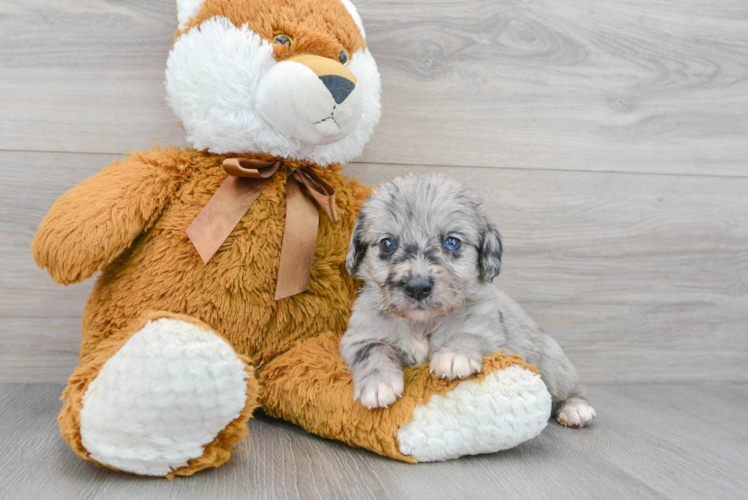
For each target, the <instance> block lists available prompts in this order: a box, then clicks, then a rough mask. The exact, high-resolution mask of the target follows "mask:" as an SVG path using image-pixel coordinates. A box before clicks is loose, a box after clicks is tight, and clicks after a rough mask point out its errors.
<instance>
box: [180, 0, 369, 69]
mask: <svg viewBox="0 0 748 500" xmlns="http://www.w3.org/2000/svg"><path fill="white" fill-rule="evenodd" d="M214 16H222V17H226V18H228V19H229V20H230V21H231V22H232V23H233V24H234V25H236V26H243V25H245V24H246V25H247V26H248V27H249V29H251V30H252V31H254V32H255V33H257V34H258V35H260V36H261V37H262V38H264V39H265V40H272V39H273V38H274V37H275V35H280V34H283V35H287V36H289V37H291V39H292V40H293V44H292V45H291V47H286V46H283V45H280V44H274V45H273V48H274V49H275V56H276V59H278V60H281V59H285V58H287V57H290V56H292V55H294V54H312V55H317V56H322V57H329V58H332V59H335V60H337V58H338V53H339V52H340V49H345V50H347V51H348V53H349V54H353V53H355V52H356V51H357V50H358V49H360V48H363V47H366V42H365V41H364V37H363V36H361V32H360V30H359V29H358V26H356V23H355V21H354V20H353V18H352V17H351V16H350V14H349V13H348V11H347V10H346V9H345V6H343V3H342V2H330V1H325V0H276V1H274V2H272V3H269V2H267V1H264V0H207V1H206V2H205V4H204V5H203V6H202V8H201V10H200V12H199V13H198V14H197V15H196V16H195V17H194V18H192V19H191V20H190V21H189V22H188V23H187V25H186V27H185V29H184V30H179V29H177V31H176V33H175V35H174V38H175V39H176V38H177V37H178V36H179V35H181V34H183V33H186V32H187V31H189V30H190V29H191V28H193V27H195V26H198V25H199V24H200V23H202V22H203V21H205V20H207V19H210V18H211V17H214Z"/></svg>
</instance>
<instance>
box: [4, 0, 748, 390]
mask: <svg viewBox="0 0 748 500" xmlns="http://www.w3.org/2000/svg"><path fill="white" fill-rule="evenodd" d="M357 4H358V5H359V10H360V12H361V15H362V17H363V19H364V22H365V23H366V27H367V35H368V42H369V46H370V48H371V50H372V52H373V53H374V55H375V57H376V58H377V60H378V63H379V68H380V71H381V73H382V80H383V85H384V95H383V108H384V114H383V117H382V121H381V124H380V125H379V128H378V130H377V133H376V135H375V138H374V139H373V140H372V142H371V143H370V144H369V146H368V147H367V149H366V152H365V154H364V156H363V157H362V158H361V159H360V160H358V161H356V162H354V163H352V164H351V165H349V166H348V167H347V172H348V173H350V174H352V175H356V176H359V177H360V178H361V179H363V180H364V181H366V182H368V183H372V184H373V183H377V182H379V181H382V180H385V179H389V178H392V177H394V176H397V175H399V174H402V173H404V172H408V171H420V172H424V171H432V170H436V171H441V172H445V173H447V174H449V175H452V176H455V177H458V178H460V179H462V180H463V181H464V182H465V183H467V184H468V185H470V186H472V187H473V188H475V189H476V190H477V191H478V192H479V194H480V195H481V196H483V197H484V198H485V200H486V202H487V206H488V208H489V210H490V213H491V215H492V216H493V218H494V220H495V222H496V223H497V225H498V226H499V228H500V229H501V231H502V233H503V236H504V243H505V250H506V253H505V266H504V272H503V273H502V275H501V276H500V278H499V279H498V280H497V282H498V284H499V285H500V286H502V287H504V288H505V289H506V290H507V291H508V292H509V293H510V294H511V295H512V296H514V297H515V298H516V299H518V300H519V301H520V303H521V304H523V305H524V306H525V307H526V309H527V310H528V311H529V312H530V314H531V315H532V316H533V317H534V318H535V319H536V320H537V322H538V323H539V324H540V325H541V326H542V327H544V328H545V329H546V330H547V331H548V332H549V333H551V334H552V335H553V336H554V337H556V338H557V339H558V340H559V341H560V343H561V344H562V346H563V347H564V348H565V349H566V351H567V353H568V354H569V356H570V357H571V359H572V361H574V362H575V364H576V365H577V367H578V369H579V371H580V372H581V374H582V376H583V378H584V380H585V381H586V382H587V383H588V384H590V385H594V384H602V383H629V382H634V383H657V382H663V381H669V382H692V381H696V380H703V379H707V380H720V381H738V382H746V381H748V339H747V338H746V334H748V3H746V2H745V0H713V1H707V2H705V1H703V0H677V1H673V0H616V1H612V0H602V1H601V0H483V1H478V0H470V1H455V0H431V1H428V2H426V1H418V0H408V1H382V0H358V2H357ZM174 19H175V12H174V5H173V1H172V0H123V1H118V2H115V1H106V0H24V2H19V1H18V0H0V174H1V175H2V179H3V180H2V182H1V183H0V253H1V254H2V259H0V381H11V382H64V381H65V380H66V378H67V376H68V375H69V374H70V372H71V371H72V369H73V367H74V366H75V364H76V357H77V350H78V342H79V334H78V328H79V325H80V318H81V311H82V308H83V305H84V303H85V300H86V296H87V294H88V292H89V291H90V289H91V287H92V282H90V281H89V282H86V283H83V284H80V285H75V286H71V287H67V288H66V287H62V286H58V285H56V284H55V283H54V282H53V281H52V280H51V278H49V277H48V276H47V275H46V274H45V273H44V272H42V271H39V270H38V269H36V267H35V265H34V262H33V260H32V258H31V255H30V251H29V246H30V243H31V240H32V238H33V235H34V233H35V230H36V227H37V226H38V224H39V221H40V220H41V218H42V217H43V216H44V214H45V213H46V211H47V209H48V208H49V207H50V205H51V204H52V203H53V202H54V200H55V199H56V198H57V197H58V196H59V195H61V194H62V193H63V192H65V191H66V190H67V189H69V188H71V187H72V186H74V185H76V184H77V183H79V182H80V181H82V180H83V179H85V178H86V177H88V176H90V175H91V174H93V173H95V172H96V171H98V169H100V168H101V167H103V166H106V165H108V164H109V163H110V162H111V161H112V159H113V158H118V157H121V156H122V155H123V154H126V153H127V152H129V151H134V150H141V149H150V148H152V147H153V143H154V141H157V142H158V143H159V144H161V145H166V144H173V145H184V144H185V143H184V135H183V132H182V131H181V130H180V129H179V127H178V126H177V123H176V119H175V118H174V116H173V115H172V113H171V111H170V110H169V109H168V107H167V106H166V103H165V99H164V89H163V85H162V80H163V72H164V68H165V61H166V57H167V54H168V51H169V49H170V46H171V42H172V34H173V29H174V26H175V20H174Z"/></svg>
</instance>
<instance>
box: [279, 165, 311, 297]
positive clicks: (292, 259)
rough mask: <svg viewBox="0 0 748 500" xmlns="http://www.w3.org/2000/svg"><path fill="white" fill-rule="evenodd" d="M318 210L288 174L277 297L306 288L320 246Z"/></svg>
mask: <svg viewBox="0 0 748 500" xmlns="http://www.w3.org/2000/svg"><path fill="white" fill-rule="evenodd" d="M318 230H319V212H318V211H317V207H316V206H315V205H314V202H313V201H312V200H310V199H309V198H308V197H307V196H305V195H304V193H303V192H302V191H301V187H300V186H299V184H298V182H297V181H296V180H295V179H294V178H292V177H289V179H288V182H287V184H286V227H285V229H284V230H283V244H282V247H281V255H280V265H279V266H278V281H277V282H276V285H275V300H280V299H284V298H286V297H290V296H292V295H296V294H297V293H301V292H304V291H306V289H307V288H308V287H309V276H310V274H311V271H312V262H313V261H314V249H315V247H316V246H317V231H318Z"/></svg>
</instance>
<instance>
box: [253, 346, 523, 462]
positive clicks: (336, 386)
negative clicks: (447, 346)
mask: <svg viewBox="0 0 748 500" xmlns="http://www.w3.org/2000/svg"><path fill="white" fill-rule="evenodd" d="M338 343H339V339H338V337H336V336H335V335H332V334H325V335H322V336H320V337H317V338H315V339H311V340H308V341H306V342H304V343H302V344H300V345H299V346H297V347H295V348H294V349H291V350H290V351H288V352H287V353H286V354H283V355H282V356H279V357H277V358H276V359H274V360H273V361H271V362H270V364H268V365H267V367H266V368H265V370H263V372H262V374H261V382H262V384H263V392H262V396H261V403H260V404H261V406H262V409H263V411H264V412H265V413H267V414H268V415H270V416H273V417H277V418H282V419H285V420H288V421H290V422H293V423H295V424H297V425H299V426H301V427H303V428H304V429H306V430H307V431H309V432H312V433H314V434H317V435H319V436H322V437H326V438H331V439H338V440H340V441H343V442H345V443H347V444H349V445H351V446H354V447H362V448H366V449H368V450H371V451H373V452H375V453H378V454H380V455H384V456H387V457H390V458H395V459H397V460H401V461H403V462H409V463H415V460H413V458H412V457H410V456H407V455H403V454H402V453H400V449H399V447H398V443H397V430H398V429H399V428H400V426H401V425H403V424H404V423H406V422H408V421H409V420H410V419H411V418H412V417H413V409H414V408H415V407H416V406H417V405H422V404H426V403H428V401H429V399H430V397H431V396H432V395H434V394H442V395H444V394H446V393H447V392H449V391H450V390H452V389H454V388H455V387H456V386H457V384H459V383H460V382H461V380H442V379H440V378H436V377H434V376H432V375H431V374H429V367H428V365H421V366H416V367H411V368H407V369H406V370H405V391H404V392H403V396H402V399H400V400H398V401H397V402H396V403H395V404H393V405H392V406H390V407H389V408H379V409H376V410H369V409H367V408H364V406H363V405H362V404H361V403H359V402H358V401H354V399H353V378H352V377H351V374H350V372H349V371H348V368H347V367H346V365H345V360H344V359H343V358H342V357H341V356H340V354H339V353H338ZM513 365H518V366H521V367H523V368H526V369H528V370H531V371H532V372H534V373H536V374H537V373H538V370H537V368H535V367H534V366H533V365H529V364H526V363H525V362H524V359H523V358H522V357H521V356H517V355H508V354H506V353H504V352H499V353H495V354H492V355H491V356H488V357H486V358H485V359H484V361H483V370H482V371H481V372H480V373H478V374H476V375H474V376H473V377H471V379H475V380H483V378H485V376H486V375H488V374H489V373H493V372H495V371H497V370H501V369H504V368H508V367H510V366H513ZM302 381H303V382H302Z"/></svg>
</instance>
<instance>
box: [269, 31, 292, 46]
mask: <svg viewBox="0 0 748 500" xmlns="http://www.w3.org/2000/svg"><path fill="white" fill-rule="evenodd" d="M273 43H279V44H281V45H285V46H286V47H290V46H291V45H292V44H293V40H292V39H291V37H290V36H288V35H283V34H281V35H275V38H273Z"/></svg>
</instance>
